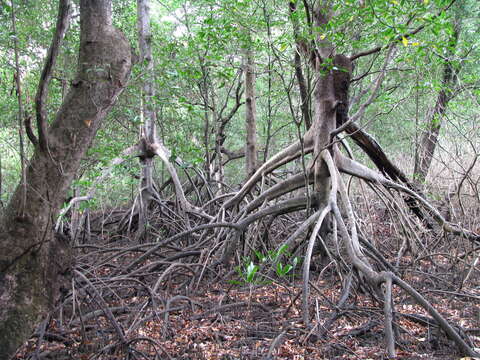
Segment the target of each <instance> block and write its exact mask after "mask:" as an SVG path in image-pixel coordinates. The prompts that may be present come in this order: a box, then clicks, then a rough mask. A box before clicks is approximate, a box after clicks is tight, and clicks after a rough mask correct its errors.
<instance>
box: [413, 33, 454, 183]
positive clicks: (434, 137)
mask: <svg viewBox="0 0 480 360" xmlns="http://www.w3.org/2000/svg"><path fill="white" fill-rule="evenodd" d="M459 31H460V29H459V27H458V26H455V31H454V33H453V35H452V37H451V39H450V46H451V47H452V48H453V49H455V47H456V45H457V42H458V35H459ZM453 52H454V51H452V52H451V55H453ZM454 77H455V70H454V68H453V65H452V61H451V60H450V59H448V60H447V61H446V63H445V65H444V68H443V79H442V88H441V90H440V92H439V93H438V96H437V99H436V101H435V106H434V108H433V109H432V110H431V111H430V112H429V115H428V118H427V119H426V124H425V126H426V129H425V131H424V132H423V135H422V137H421V139H420V144H419V147H418V149H417V150H416V151H417V156H415V167H414V170H413V174H414V178H415V180H416V181H417V182H419V183H422V182H424V181H425V178H426V177H427V174H428V171H429V169H430V166H431V165H432V159H433V154H434V153H435V148H436V147H437V143H438V135H439V134H440V129H441V128H442V123H443V116H444V115H445V111H446V110H447V105H448V102H449V101H450V96H451V86H452V83H453V80H454Z"/></svg>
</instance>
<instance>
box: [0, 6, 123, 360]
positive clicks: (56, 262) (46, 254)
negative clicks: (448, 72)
mask: <svg viewBox="0 0 480 360" xmlns="http://www.w3.org/2000/svg"><path fill="white" fill-rule="evenodd" d="M111 15H112V12H111V1H110V0H81V1H80V50H79V60H78V73H77V76H76V78H75V80H74V81H73V82H72V86H71V88H70V90H69V92H68V94H67V96H66V98H65V100H64V102H63V104H62V106H61V108H60V109H59V111H58V112H57V115H56V117H55V120H54V121H53V123H52V125H51V126H50V128H49V129H48V131H47V133H46V137H47V140H48V141H47V143H48V149H46V151H44V150H42V149H41V148H40V147H39V146H37V147H36V150H35V153H34V155H33V157H32V159H31V161H30V166H29V167H28V169H27V173H26V181H27V192H26V194H25V200H26V201H25V203H26V206H23V203H24V201H23V189H22V187H21V186H18V187H17V189H16V191H15V192H14V194H13V196H12V199H11V201H10V203H9V204H8V207H7V209H6V211H5V214H4V216H3V218H2V219H1V223H0V359H2V360H3V359H8V358H9V357H10V356H12V355H13V354H14V352H15V350H16V349H17V348H18V347H19V346H20V345H21V344H22V343H23V342H24V341H25V340H26V339H28V337H29V336H30V334H31V333H32V331H33V330H34V327H35V324H37V323H38V321H39V320H40V319H41V317H43V316H45V315H46V313H47V312H48V311H49V309H50V307H51V306H52V305H53V303H54V302H55V300H56V298H57V297H58V294H59V292H58V290H59V288H60V287H61V286H62V283H63V284H64V285H65V286H68V280H66V279H64V278H65V276H66V275H67V274H68V272H69V267H70V265H71V257H70V247H69V245H68V244H67V243H65V242H63V241H62V240H58V239H57V240H55V239H54V237H53V225H54V223H55V218H56V216H57V215H58V213H59V209H60V207H61V205H62V202H63V201H64V196H65V194H66V191H67V189H68V188H69V186H70V184H71V182H72V180H73V178H74V175H75V172H76V171H77V169H78V167H79V165H80V161H81V159H82V158H83V156H84V154H85V152H86V151H87V149H88V147H89V146H90V144H91V142H92V139H93V138H94V136H95V133H96V132H97V130H98V129H99V127H100V124H101V122H102V120H103V119H104V118H105V116H106V115H107V114H108V111H109V110H110V109H111V107H112V106H113V104H114V103H115V101H116V99H117V97H118V95H119V94H120V93H121V92H122V90H123V88H124V86H125V84H126V82H127V79H128V76H129V74H130V69H131V49H130V45H129V43H128V41H127V39H126V38H125V36H124V35H123V34H122V33H121V32H120V31H118V30H116V29H115V28H114V27H113V26H112V21H111ZM62 279H64V280H66V281H67V283H65V282H64V281H62Z"/></svg>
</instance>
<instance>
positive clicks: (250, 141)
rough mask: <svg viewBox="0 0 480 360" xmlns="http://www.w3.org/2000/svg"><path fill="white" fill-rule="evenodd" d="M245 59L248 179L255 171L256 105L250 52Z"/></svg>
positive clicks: (248, 51) (248, 50)
mask: <svg viewBox="0 0 480 360" xmlns="http://www.w3.org/2000/svg"><path fill="white" fill-rule="evenodd" d="M245 57H246V59H245V100H246V103H245V106H246V108H245V123H246V130H247V139H246V148H245V161H246V162H245V165H246V175H247V178H249V177H250V176H251V175H253V174H254V173H255V171H256V170H257V105H256V101H255V63H254V59H253V53H252V50H251V49H250V48H249V49H247V51H246V56H245Z"/></svg>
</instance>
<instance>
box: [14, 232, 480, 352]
mask: <svg viewBox="0 0 480 360" xmlns="http://www.w3.org/2000/svg"><path fill="white" fill-rule="evenodd" d="M99 239H100V237H99V238H97V240H96V241H97V243H95V244H89V245H82V246H80V247H78V248H77V250H76V251H77V269H79V270H78V271H81V272H82V273H83V274H84V275H85V276H86V278H88V281H85V280H82V279H78V278H76V279H75V281H74V282H73V288H74V289H73V290H72V292H71V293H70V294H69V295H68V297H67V298H66V300H65V301H64V305H63V306H62V307H61V308H60V307H59V308H57V311H56V312H55V314H54V316H52V318H51V319H50V321H49V324H48V326H47V327H46V328H45V327H44V328H43V329H42V327H40V330H39V331H37V333H36V334H35V336H34V337H32V339H31V340H30V341H28V343H27V344H25V346H24V347H23V348H22V349H21V350H20V351H19V352H18V354H17V356H16V359H30V358H32V359H34V358H35V356H38V358H39V359H155V358H157V359H192V360H193V359H199V360H200V359H212V360H214V359H218V360H233V359H279V360H280V359H289V360H290V359H298V360H299V359H386V358H387V356H386V353H385V346H384V344H385V340H384V333H383V319H384V316H383V311H382V304H380V303H378V302H376V301H375V300H374V299H373V297H372V296H371V295H370V294H369V293H368V292H366V291H365V289H361V288H359V287H358V286H356V285H353V286H352V289H351V290H350V295H349V297H348V299H347V301H346V302H345V303H344V304H343V306H341V307H338V306H337V305H336V304H337V303H338V301H339V298H340V297H341V293H342V281H341V280H340V279H339V277H338V274H337V272H336V271H334V267H333V266H331V264H330V265H329V266H327V267H325V266H320V265H318V264H320V263H321V261H320V260H319V259H318V257H317V258H314V259H313V261H312V264H313V265H312V271H311V276H310V279H311V286H310V297H309V301H310V319H311V321H310V326H309V327H308V328H307V327H306V326H305V325H304V323H303V320H302V284H301V273H300V270H299V269H297V270H295V269H294V270H293V271H292V273H291V275H289V276H284V277H280V278H278V277H271V278H270V279H266V278H265V277H263V278H262V277H261V276H260V274H261V273H262V271H263V270H264V269H262V268H260V270H259V273H258V276H257V277H256V279H262V280H261V281H260V280H257V281H252V282H251V283H246V282H245V281H244V280H242V278H241V277H240V275H239V274H238V272H237V271H235V270H232V271H230V272H227V271H225V272H224V273H222V272H216V271H214V270H212V269H209V266H207V265H206V263H205V262H202V260H201V256H200V257H198V254H192V256H191V257H185V256H183V257H182V258H181V259H177V260H175V259H173V258H172V257H170V258H169V259H167V260H165V259H166V255H162V254H160V253H156V254H155V253H152V255H151V256H150V257H148V258H145V260H144V261H143V262H142V263H139V264H138V265H136V267H133V268H132V266H131V265H132V262H133V261H135V260H136V259H138V257H139V255H140V254H142V253H143V254H145V249H146V248H145V247H144V248H142V247H141V246H140V247H135V246H133V247H132V245H131V244H129V243H128V241H125V239H124V241H125V242H124V243H123V244H120V243H118V242H113V243H112V242H111V238H108V237H104V238H102V239H101V243H98V241H100V240H99ZM384 239H385V240H384V241H385V243H384V244H380V245H379V246H380V247H381V248H383V250H384V254H385V253H386V252H388V251H387V250H386V249H388V243H387V242H388V236H386V237H384ZM132 249H133V250H132ZM172 249H173V250H178V248H174V247H172ZM172 249H170V250H172ZM432 253H433V252H432ZM435 253H436V254H429V255H428V256H424V257H423V258H417V260H416V261H415V263H414V264H412V259H411V257H403V259H402V262H401V263H400V266H399V269H400V270H401V273H402V276H403V278H404V279H405V280H406V281H408V282H409V283H410V284H412V285H413V286H414V287H415V288H416V289H417V291H419V292H420V293H422V294H423V295H424V296H425V297H426V298H427V299H428V300H429V301H430V302H431V303H432V304H433V305H434V306H435V307H436V309H437V310H439V311H440V313H441V314H442V315H444V316H445V317H446V318H447V319H448V320H449V321H451V323H452V324H453V325H455V326H456V327H457V329H460V330H461V333H462V336H464V337H465V338H468V339H470V340H469V341H470V344H471V346H472V347H475V348H479V347H480V276H478V271H477V270H475V271H473V274H472V276H470V278H469V279H468V281H467V282H466V283H465V284H464V286H463V287H462V288H461V289H459V287H460V286H459V284H460V283H461V281H462V279H463V278H464V277H465V275H466V272H467V271H468V269H469V266H470V265H471V264H472V262H473V260H474V259H473V258H472V257H471V256H470V257H464V258H463V259H462V258H459V255H458V254H454V253H452V251H449V252H445V251H442V250H441V249H436V251H435ZM184 255H185V254H184ZM389 255H390V257H387V259H389V260H390V261H392V263H393V262H394V261H395V255H396V254H395V253H393V251H392V253H391V254H389ZM155 256H156V257H155ZM158 259H160V260H158ZM187 259H188V260H187ZM327 263H328V262H327ZM315 264H317V265H315ZM125 269H129V270H128V272H125V271H123V272H122V270H125ZM201 269H203V270H204V271H199V270H201ZM295 272H296V273H295ZM393 295H394V304H395V319H394V320H395V324H396V327H397V331H398V332H397V334H398V335H399V336H397V338H396V341H397V344H396V350H397V355H398V357H397V358H398V359H459V358H461V356H459V353H458V352H457V349H456V347H455V346H454V344H453V342H452V341H450V340H449V339H447V338H446V336H445V335H444V334H443V333H441V332H440V330H439V329H438V327H437V326H436V325H435V323H434V321H433V319H432V318H431V317H430V316H429V315H428V314H427V313H426V312H425V310H423V308H421V307H420V306H418V305H416V304H415V303H414V302H413V301H412V299H411V298H409V297H408V296H406V295H405V294H404V293H402V292H400V291H399V290H398V289H394V294H393ZM60 310H61V311H60Z"/></svg>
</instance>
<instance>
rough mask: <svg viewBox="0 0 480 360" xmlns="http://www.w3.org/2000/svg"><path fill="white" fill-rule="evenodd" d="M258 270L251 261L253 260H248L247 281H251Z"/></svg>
mask: <svg viewBox="0 0 480 360" xmlns="http://www.w3.org/2000/svg"><path fill="white" fill-rule="evenodd" d="M257 271H258V266H257V265H255V264H254V263H253V261H250V264H249V265H248V267H247V282H249V283H250V282H252V281H253V278H254V277H255V274H256V273H257Z"/></svg>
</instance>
